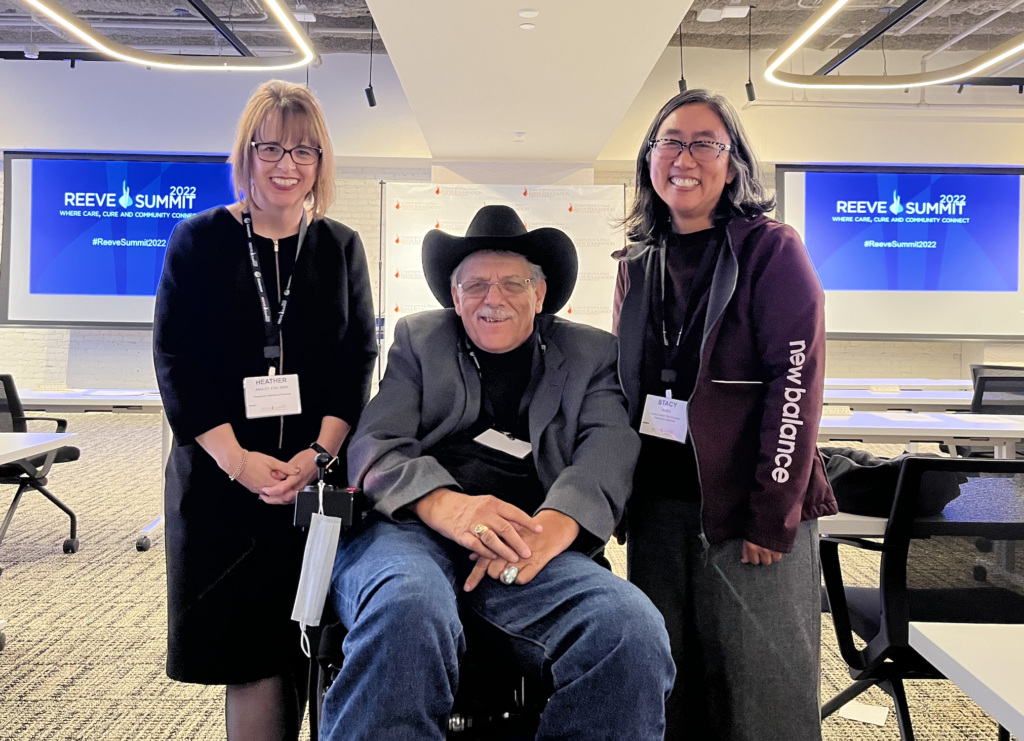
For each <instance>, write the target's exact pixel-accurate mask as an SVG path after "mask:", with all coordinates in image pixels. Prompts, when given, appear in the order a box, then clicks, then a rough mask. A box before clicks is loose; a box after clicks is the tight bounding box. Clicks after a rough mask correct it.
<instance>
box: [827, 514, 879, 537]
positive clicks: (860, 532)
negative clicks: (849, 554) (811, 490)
mask: <svg viewBox="0 0 1024 741" xmlns="http://www.w3.org/2000/svg"><path fill="white" fill-rule="evenodd" d="M888 524H889V518H888V517H869V516H868V515H851V514H850V513H848V512H840V513H839V514H836V515H827V516H825V517H819V518H818V535H819V536H821V537H827V536H830V535H831V536H833V537H847V538H881V537H882V536H883V535H885V528H886V526H887V525H888Z"/></svg>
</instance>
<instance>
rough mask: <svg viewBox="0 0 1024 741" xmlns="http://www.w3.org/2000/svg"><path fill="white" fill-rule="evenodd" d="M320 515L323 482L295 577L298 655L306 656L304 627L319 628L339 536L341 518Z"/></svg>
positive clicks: (306, 640) (294, 611) (306, 647)
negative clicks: (298, 629)
mask: <svg viewBox="0 0 1024 741" xmlns="http://www.w3.org/2000/svg"><path fill="white" fill-rule="evenodd" d="M323 511H324V482H323V481H321V482H320V512H319V513H315V514H313V516H312V518H311V519H310V525H309V537H308V538H307V539H306V551H305V553H304V554H303V556H302V574H301V575H300V576H299V590H298V592H297V593H296V595H295V606H294V607H293V608H292V620H296V621H298V623H299V628H300V629H301V630H302V639H301V641H302V651H303V653H305V654H306V656H309V654H310V651H309V638H307V636H306V627H307V626H310V625H320V616H321V615H322V614H323V611H324V604H325V603H326V602H327V590H328V588H329V587H330V586H331V572H332V571H333V570H334V557H335V555H336V554H337V552H338V539H339V538H340V536H341V518H339V517H327V516H326V515H324V514H323Z"/></svg>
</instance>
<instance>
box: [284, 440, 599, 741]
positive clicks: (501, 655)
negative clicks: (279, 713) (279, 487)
mask: <svg viewBox="0 0 1024 741" xmlns="http://www.w3.org/2000/svg"><path fill="white" fill-rule="evenodd" d="M321 458H323V460H321ZM327 463H328V461H327V456H325V455H323V454H321V456H318V457H317V465H318V466H320V467H321V471H323V470H324V469H326V466H327ZM321 477H322V475H321ZM307 491H308V490H307ZM335 491H336V492H338V493H339V494H340V496H338V497H336V498H335V501H334V504H333V507H330V508H329V507H328V506H327V505H326V501H327V500H326V499H325V507H324V511H325V514H328V515H332V516H336V517H340V518H341V519H342V529H343V530H344V529H347V528H349V527H351V526H352V525H353V524H354V523H355V522H357V521H358V520H359V519H361V516H362V515H363V514H364V513H366V512H368V511H369V510H370V507H369V504H368V503H367V502H366V501H365V499H363V497H362V495H361V494H362V493H361V492H360V491H358V490H356V489H343V490H335ZM312 499H313V495H312V494H310V495H309V496H308V497H306V498H305V499H304V500H303V497H302V495H301V494H300V498H299V499H297V500H296V504H295V506H296V517H295V524H296V526H300V527H301V526H303V524H306V525H308V523H309V516H310V514H311V511H310V507H311V502H312ZM593 558H594V560H595V561H597V562H598V563H599V564H601V565H602V566H604V567H605V568H607V569H608V570H609V571H611V563H610V562H609V561H608V559H607V558H605V555H604V549H603V548H602V549H601V550H600V551H599V552H598V553H596V554H595V555H594V556H593ZM459 618H460V620H461V621H462V626H463V630H464V633H465V636H466V653H465V654H464V655H463V658H462V662H461V663H460V665H459V690H458V693H457V694H456V696H455V701H454V703H453V705H452V711H451V714H450V715H449V718H448V729H447V734H446V738H448V739H450V740H451V741H485V740H486V741H527V740H532V739H533V738H534V737H535V736H536V734H537V728H538V726H539V725H540V716H541V713H543V712H544V708H545V706H546V705H547V702H548V698H549V697H550V696H551V694H552V690H551V678H550V677H544V676H541V675H540V674H536V673H532V672H527V671H524V670H523V669H522V668H521V667H520V666H519V664H518V662H517V661H516V658H515V656H514V655H513V653H512V650H511V648H510V647H509V644H508V641H507V640H504V638H505V637H504V634H502V633H501V632H500V631H499V630H498V629H497V628H495V627H494V626H492V625H490V624H489V623H487V622H486V621H484V620H483V619H482V618H480V617H478V616H477V615H476V613H474V612H472V611H471V610H463V609H461V608H460V610H459ZM347 633H348V631H347V630H346V629H345V626H344V625H342V623H341V621H340V620H339V619H338V616H337V615H335V614H334V610H333V609H332V608H331V605H330V602H328V604H327V605H326V606H325V608H324V614H323V616H322V617H321V619H320V625H319V626H318V627H307V628H306V635H307V636H308V638H309V645H310V671H309V727H310V740H311V741H318V739H319V736H320V720H321V718H322V717H323V716H322V712H323V702H324V697H325V696H326V694H327V691H328V690H329V689H330V687H331V684H332V683H333V682H334V680H335V679H337V677H338V674H339V672H340V671H341V667H342V664H343V663H344V660H345V654H344V651H343V643H344V640H345V636H346V635H347Z"/></svg>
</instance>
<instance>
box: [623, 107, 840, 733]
mask: <svg viewBox="0 0 1024 741" xmlns="http://www.w3.org/2000/svg"><path fill="white" fill-rule="evenodd" d="M773 208H774V200H773V199H772V198H771V197H769V196H768V194H767V193H766V191H765V189H764V187H763V186H762V185H761V184H760V183H759V182H758V164H757V160H756V159H755V158H754V155H753V153H752V152H751V149H750V145H749V141H748V139H747V136H746V134H745V132H744V130H743V127H742V125H741V123H740V121H739V116H738V114H737V113H736V111H735V109H734V108H733V107H732V105H731V104H730V103H729V102H728V101H727V100H726V99H725V98H723V97H722V96H719V95H713V94H711V93H708V92H707V91H704V90H690V91H688V92H686V93H682V94H680V95H678V96H676V97H674V98H673V99H672V100H670V101H669V102H668V103H667V104H666V105H665V106H664V107H663V108H662V109H661V111H660V112H659V113H658V115H657V116H656V117H655V119H654V121H653V123H652V124H651V127H650V130H649V131H648V135H647V138H646V139H645V141H644V145H643V147H642V148H641V151H640V154H639V156H638V158H637V177H636V200H635V203H634V205H633V208H632V211H631V212H630V214H629V216H628V218H627V220H626V225H627V228H628V233H629V236H630V238H631V240H632V242H633V243H632V244H630V245H629V246H628V247H627V248H626V249H624V250H622V251H621V252H620V253H617V255H616V256H617V257H618V258H619V259H620V260H621V262H620V264H619V276H618V282H617V285H616V294H615V312H614V321H615V324H616V327H617V333H618V336H619V353H620V357H619V376H620V380H621V382H622V385H623V389H624V391H625V393H626V397H627V399H628V402H629V406H630V414H631V416H632V419H633V422H634V424H635V425H636V426H637V428H638V429H639V431H640V432H641V440H642V447H641V453H640V459H639V461H638V463H637V468H636V474H635V477H634V485H633V496H632V498H631V499H630V501H629V505H628V512H627V522H626V525H625V527H628V546H629V551H628V563H629V578H630V580H631V581H633V582H634V583H635V584H636V585H637V586H639V587H640V588H641V589H642V590H643V591H644V592H645V593H646V594H647V595H648V596H649V597H650V598H651V600H652V601H653V602H654V604H655V605H657V606H658V608H659V609H660V610H661V612H662V614H663V616H664V617H665V622H666V626H667V628H668V632H669V638H670V640H671V643H672V653H673V658H674V660H675V662H676V670H677V676H676V685H675V689H674V690H673V692H672V695H671V696H670V697H669V700H668V703H667V706H666V715H667V731H666V736H665V737H666V739H669V740H670V741H671V740H675V739H683V738H700V739H709V740H710V739H721V740H723V741H726V740H727V741H819V740H820V738H821V729H820V721H819V709H818V685H819V673H820V669H819V650H820V648H819V643H820V637H819V634H820V619H821V618H820V602H819V596H818V590H819V572H818V556H817V526H816V522H815V520H816V518H817V517H820V516H822V515H827V514H833V513H835V512H836V504H835V499H834V498H833V496H832V491H831V489H830V487H829V484H828V480H827V479H826V477H825V471H824V466H823V464H822V461H821V457H820V456H819V454H818V452H817V447H816V444H815V443H816V434H817V427H818V422H819V419H820V416H821V403H822V389H823V384H824V361H825V327H824V295H823V292H822V289H821V285H820V283H819V282H818V279H817V276H816V275H815V272H814V269H813V267H812V265H811V262H810V259H809V258H808V256H807V252H806V250H805V249H804V246H803V243H802V242H801V241H800V237H799V235H797V233H796V232H795V231H794V230H793V229H791V228H790V227H788V226H785V225H783V224H780V223H779V222H777V221H774V220H772V219H770V218H768V217H767V216H765V212H767V211H770V210H772V209H773ZM625 527H623V528H620V532H621V531H623V530H624V529H625Z"/></svg>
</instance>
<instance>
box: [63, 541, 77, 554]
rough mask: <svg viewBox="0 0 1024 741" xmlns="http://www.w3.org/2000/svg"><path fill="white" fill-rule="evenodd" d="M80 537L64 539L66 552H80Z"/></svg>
mask: <svg viewBox="0 0 1024 741" xmlns="http://www.w3.org/2000/svg"><path fill="white" fill-rule="evenodd" d="M78 546H79V543H78V538H67V539H66V540H65V541H64V552H65V553H78Z"/></svg>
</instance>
